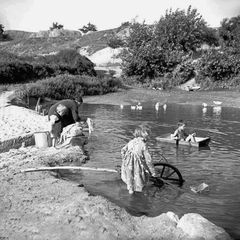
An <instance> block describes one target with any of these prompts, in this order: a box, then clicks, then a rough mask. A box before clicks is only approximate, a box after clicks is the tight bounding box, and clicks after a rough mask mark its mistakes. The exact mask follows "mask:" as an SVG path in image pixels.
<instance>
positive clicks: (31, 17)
mask: <svg viewBox="0 0 240 240" xmlns="http://www.w3.org/2000/svg"><path fill="white" fill-rule="evenodd" d="M189 5H192V7H193V8H196V9H197V10H198V13H200V14H201V15H202V16H203V18H204V20H205V21H206V22H207V23H208V25H209V26H210V27H218V26H220V22H221V21H222V19H223V18H231V17H235V16H238V15H240V0H118V1H116V0H0V23H1V24H3V26H4V27H5V29H4V30H9V29H11V30H23V31H31V32H37V31H40V30H49V27H51V26H52V23H53V22H58V23H59V24H62V25H63V26H64V29H70V30H78V29H79V28H82V27H83V26H84V25H86V24H87V23H88V22H90V23H92V24H94V25H96V27H97V29H98V30H99V31H100V30H106V29H112V28H117V27H119V26H120V25H121V24H122V23H123V22H127V21H129V22H131V21H132V20H133V19H137V21H139V22H142V21H143V20H145V22H146V23H147V24H153V23H154V22H156V21H158V20H159V19H160V17H161V16H163V15H165V11H166V10H167V9H170V8H172V9H173V10H174V11H175V10H176V9H177V8H179V9H180V10H186V9H187V8H188V6H189Z"/></svg>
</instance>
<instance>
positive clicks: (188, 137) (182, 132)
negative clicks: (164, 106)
mask: <svg viewBox="0 0 240 240" xmlns="http://www.w3.org/2000/svg"><path fill="white" fill-rule="evenodd" d="M186 128H187V126H186V123H185V122H184V121H183V120H180V121H179V122H178V128H177V129H176V130H175V132H174V134H171V138H173V139H176V140H179V141H181V140H183V141H187V142H190V141H191V142H196V140H195V136H196V133H192V134H187V133H186Z"/></svg>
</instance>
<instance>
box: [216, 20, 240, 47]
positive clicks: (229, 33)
mask: <svg viewBox="0 0 240 240" xmlns="http://www.w3.org/2000/svg"><path fill="white" fill-rule="evenodd" d="M219 36H220V38H221V40H222V44H223V46H225V47H232V48H234V49H235V50H237V49H238V50H239V48H240V47H239V45H240V15H238V16H237V17H232V18H230V19H228V18H225V19H223V21H222V22H221V26H220V28H219Z"/></svg>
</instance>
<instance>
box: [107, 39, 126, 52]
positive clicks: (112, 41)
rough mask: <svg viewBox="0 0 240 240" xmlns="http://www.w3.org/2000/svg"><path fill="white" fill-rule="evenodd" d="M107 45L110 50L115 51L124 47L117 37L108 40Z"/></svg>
mask: <svg viewBox="0 0 240 240" xmlns="http://www.w3.org/2000/svg"><path fill="white" fill-rule="evenodd" d="M107 45H108V46H109V47H110V48H113V49H115V48H119V47H122V46H123V45H124V41H123V40H122V39H121V38H119V37H118V36H113V37H111V38H109V39H108V41H107Z"/></svg>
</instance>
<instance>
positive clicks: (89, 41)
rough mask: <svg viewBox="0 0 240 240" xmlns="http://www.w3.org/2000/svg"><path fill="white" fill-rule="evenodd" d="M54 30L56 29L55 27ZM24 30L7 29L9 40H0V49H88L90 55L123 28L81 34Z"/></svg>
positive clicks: (22, 51) (23, 51) (27, 51)
mask: <svg viewBox="0 0 240 240" xmlns="http://www.w3.org/2000/svg"><path fill="white" fill-rule="evenodd" d="M55 30H56V29H55ZM55 30H54V31H40V32H38V33H34V32H24V31H15V30H8V31H5V33H6V34H7V35H8V36H9V39H10V40H9V41H4V42H0V50H6V51H9V52H14V53H17V54H20V55H22V54H25V55H28V54H36V55H38V54H49V53H53V52H58V51H59V50H62V49H66V48H74V49H81V48H86V47H87V49H88V53H89V54H90V55H91V54H93V53H95V52H96V51H99V50H101V49H104V48H105V47H107V46H108V45H107V42H108V40H109V39H110V38H112V37H113V36H115V35H119V33H120V35H121V32H123V33H124V31H122V30H123V29H121V28H115V29H110V30H104V31H96V32H89V33H88V34H85V35H82V34H81V33H80V32H79V31H71V30H56V31H55Z"/></svg>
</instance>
